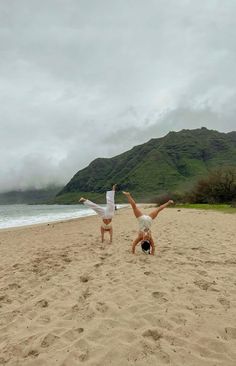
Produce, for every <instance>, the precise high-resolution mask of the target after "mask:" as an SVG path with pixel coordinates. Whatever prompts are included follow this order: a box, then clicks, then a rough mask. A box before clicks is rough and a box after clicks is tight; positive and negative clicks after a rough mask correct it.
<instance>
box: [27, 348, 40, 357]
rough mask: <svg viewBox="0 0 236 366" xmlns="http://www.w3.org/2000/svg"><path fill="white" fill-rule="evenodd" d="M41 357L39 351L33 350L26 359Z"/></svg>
mask: <svg viewBox="0 0 236 366" xmlns="http://www.w3.org/2000/svg"><path fill="white" fill-rule="evenodd" d="M38 355H39V351H37V350H35V349H32V350H31V351H29V353H28V354H27V356H26V357H38Z"/></svg>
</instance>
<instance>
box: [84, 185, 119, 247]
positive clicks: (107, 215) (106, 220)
mask: <svg viewBox="0 0 236 366" xmlns="http://www.w3.org/2000/svg"><path fill="white" fill-rule="evenodd" d="M115 190H116V184H114V185H113V187H112V190H111V191H107V192H106V202H107V205H106V207H102V206H99V205H97V204H96V203H94V202H92V201H89V200H87V199H86V198H84V197H81V198H80V200H79V202H80V203H83V204H84V205H85V206H87V207H89V208H92V209H93V210H94V211H95V212H96V213H97V214H98V216H100V217H101V218H102V225H101V239H102V243H103V241H104V234H105V232H106V231H107V232H109V234H110V243H111V242H112V235H113V229H112V224H111V222H112V218H113V216H114V213H115V202H114V200H115Z"/></svg>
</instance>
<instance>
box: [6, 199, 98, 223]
mask: <svg viewBox="0 0 236 366" xmlns="http://www.w3.org/2000/svg"><path fill="white" fill-rule="evenodd" d="M91 215H95V212H94V211H93V210H91V209H89V208H86V207H84V206H83V205H0V229H4V228H10V227H17V226H25V225H33V224H40V223H46V222H52V221H61V220H69V219H74V218H79V217H84V216H91Z"/></svg>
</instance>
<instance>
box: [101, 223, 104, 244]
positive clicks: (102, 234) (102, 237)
mask: <svg viewBox="0 0 236 366" xmlns="http://www.w3.org/2000/svg"><path fill="white" fill-rule="evenodd" d="M104 233H105V230H104V229H103V227H102V226H101V239H102V243H103V242H104Z"/></svg>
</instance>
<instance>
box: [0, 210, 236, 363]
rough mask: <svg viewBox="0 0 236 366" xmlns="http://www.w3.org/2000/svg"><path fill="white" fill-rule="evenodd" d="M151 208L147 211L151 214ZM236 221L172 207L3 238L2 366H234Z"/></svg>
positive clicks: (5, 233) (1, 234)
mask: <svg viewBox="0 0 236 366" xmlns="http://www.w3.org/2000/svg"><path fill="white" fill-rule="evenodd" d="M150 210H151V208H150V207H148V206H145V209H144V212H145V213H148V212H149V211H150ZM235 224H236V215H230V214H223V213H218V212H211V211H200V210H187V209H181V210H179V209H176V208H168V209H165V210H164V211H163V212H161V213H160V215H159V216H158V218H157V219H156V220H155V222H154V223H153V228H152V232H153V237H154V240H155V242H156V255H155V256H150V255H146V254H143V253H142V252H141V250H140V247H138V248H137V253H136V254H135V255H132V254H131V253H130V249H131V242H132V239H133V238H134V236H135V234H136V233H137V222H136V219H135V218H134V217H133V214H132V211H131V209H130V208H125V209H122V210H119V211H118V212H116V216H115V218H114V220H113V228H114V241H113V244H112V245H110V244H109V243H108V238H107V240H106V241H105V243H104V244H101V243H100V234H99V226H100V219H99V218H98V217H97V216H93V217H88V218H81V219H77V220H71V221H67V222H60V223H54V224H51V223H50V224H46V225H45V224H44V225H37V226H31V227H27V228H16V229H9V230H1V231H0V250H1V263H0V365H5V364H6V365H8V366H13V365H14V366H16V365H17V366H18V365H20V366H21V365H22V366H26V365H27V366H54V365H57V366H58V365H60V366H77V365H86V366H87V365H89V366H92V365H94V366H95V365H101V366H108V365H109V366H110V365H111V366H112V365H114V366H126V365H136V366H144V365H145V366H146V365H152V366H156V365H158V366H159V365H174V366H175V365H176V366H177V365H178V366H183V365H187V366H210V365H211V366H218V365H222V366H235V365H236V242H235V236H236V235H235V234H236V225H235Z"/></svg>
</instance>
